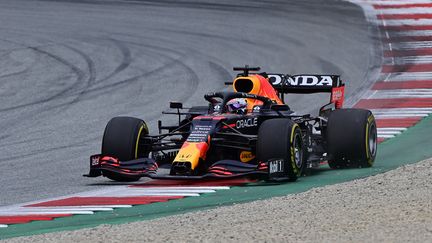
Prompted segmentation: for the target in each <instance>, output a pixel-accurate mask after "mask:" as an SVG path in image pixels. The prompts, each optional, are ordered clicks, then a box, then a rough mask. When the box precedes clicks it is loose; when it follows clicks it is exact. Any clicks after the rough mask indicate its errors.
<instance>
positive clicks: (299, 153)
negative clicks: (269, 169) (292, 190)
mask: <svg viewBox="0 0 432 243" xmlns="http://www.w3.org/2000/svg"><path fill="white" fill-rule="evenodd" d="M304 152H305V150H304V145H303V137H302V133H301V130H300V127H299V125H298V124H297V123H295V122H293V121H292V120H290V119H284V118H275V119H270V120H267V121H264V122H263V123H262V124H261V126H260V128H259V131H258V141H257V157H258V160H259V161H262V162H265V161H268V160H271V159H284V160H285V166H284V167H285V168H284V170H285V171H284V172H285V174H286V175H287V176H288V178H289V180H290V181H296V180H297V178H298V177H300V176H301V175H302V173H303V171H304V167H305V164H306V163H305V156H304Z"/></svg>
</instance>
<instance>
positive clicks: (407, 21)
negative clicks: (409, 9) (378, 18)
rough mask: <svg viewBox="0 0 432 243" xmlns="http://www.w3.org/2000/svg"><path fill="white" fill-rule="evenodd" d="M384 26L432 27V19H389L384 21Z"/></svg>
mask: <svg viewBox="0 0 432 243" xmlns="http://www.w3.org/2000/svg"><path fill="white" fill-rule="evenodd" d="M383 22H384V23H381V24H380V25H383V26H400V25H416V26H419V25H432V19H418V20H417V19H391V20H390V19H389V20H384V21H383Z"/></svg>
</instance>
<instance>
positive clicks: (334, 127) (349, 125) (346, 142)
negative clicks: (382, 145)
mask: <svg viewBox="0 0 432 243" xmlns="http://www.w3.org/2000/svg"><path fill="white" fill-rule="evenodd" d="M327 144H328V154H329V157H330V159H329V160H328V164H329V166H330V168H333V169H335V168H346V167H371V166H372V165H373V163H374V161H375V157H376V153H377V126H376V122H375V118H374V116H373V114H372V112H371V111H369V110H363V109H340V110H335V111H332V112H331V113H330V115H329V118H328V124H327Z"/></svg>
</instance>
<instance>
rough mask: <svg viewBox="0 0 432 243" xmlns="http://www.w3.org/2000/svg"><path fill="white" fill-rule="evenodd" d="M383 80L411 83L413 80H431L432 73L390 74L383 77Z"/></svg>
mask: <svg viewBox="0 0 432 243" xmlns="http://www.w3.org/2000/svg"><path fill="white" fill-rule="evenodd" d="M381 78H382V80H386V81H395V82H397V81H411V80H431V79H432V72H415V73H414V72H413V73H390V75H388V74H386V75H382V77H381Z"/></svg>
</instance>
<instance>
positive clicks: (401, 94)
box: [369, 89, 432, 99]
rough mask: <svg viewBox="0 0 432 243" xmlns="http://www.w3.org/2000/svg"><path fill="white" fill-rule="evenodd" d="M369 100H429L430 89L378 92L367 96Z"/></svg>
mask: <svg viewBox="0 0 432 243" xmlns="http://www.w3.org/2000/svg"><path fill="white" fill-rule="evenodd" d="M369 97H370V98H378V99H382V98H431V97H432V89H392V90H379V91H376V92H374V93H373V94H372V95H370V96H369Z"/></svg>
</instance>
